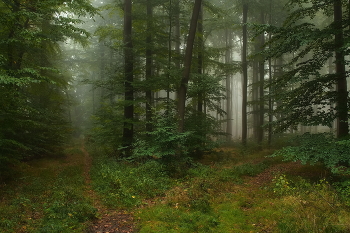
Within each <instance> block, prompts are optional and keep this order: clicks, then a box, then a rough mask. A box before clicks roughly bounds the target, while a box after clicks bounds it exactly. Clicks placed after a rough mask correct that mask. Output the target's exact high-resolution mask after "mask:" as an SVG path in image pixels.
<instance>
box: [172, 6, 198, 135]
mask: <svg viewBox="0 0 350 233" xmlns="http://www.w3.org/2000/svg"><path fill="white" fill-rule="evenodd" d="M201 5H202V0H195V3H194V7H193V12H192V18H191V24H190V29H189V33H188V37H187V44H186V52H185V62H184V70H183V74H182V79H181V83H180V88H179V90H178V105H177V111H178V118H179V119H178V130H179V132H183V131H184V121H185V106H186V94H187V84H188V81H189V78H190V71H191V62H192V52H193V44H194V39H195V35H196V28H197V21H198V17H199V12H200V9H201Z"/></svg>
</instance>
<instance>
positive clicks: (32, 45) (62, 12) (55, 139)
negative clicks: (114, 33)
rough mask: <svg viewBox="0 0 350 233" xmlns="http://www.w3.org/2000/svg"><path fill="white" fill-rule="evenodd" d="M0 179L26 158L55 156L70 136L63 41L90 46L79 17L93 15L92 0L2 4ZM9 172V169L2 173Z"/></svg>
mask: <svg viewBox="0 0 350 233" xmlns="http://www.w3.org/2000/svg"><path fill="white" fill-rule="evenodd" d="M0 13H1V15H2V18H1V25H2V27H1V30H0V45H1V46H0V97H1V98H0V99H1V100H0V124H1V126H2V127H1V129H0V145H1V149H0V161H1V168H2V169H1V172H0V177H1V178H4V176H5V173H6V170H8V168H10V167H11V165H12V164H13V163H16V162H18V161H20V160H23V159H30V158H33V157H39V156H45V155H50V154H51V155H52V154H57V153H58V148H59V147H60V146H62V145H63V143H65V140H66V138H67V136H68V134H69V133H70V131H69V130H70V129H69V125H68V119H67V115H66V111H67V106H68V100H67V95H66V94H67V93H66V90H67V86H68V81H69V78H68V77H67V76H66V75H64V74H63V72H60V69H59V62H58V61H59V59H58V58H59V55H60V54H59V51H60V48H59V45H58V43H59V42H63V41H65V40H67V39H71V40H74V41H76V42H80V43H82V44H86V37H87V36H88V33H87V31H85V30H83V29H81V28H79V27H77V24H80V23H82V21H81V20H80V19H77V16H86V15H89V16H93V15H94V14H96V9H95V8H94V7H92V6H91V4H90V3H89V1H85V0H82V1H68V2H62V1H57V0H50V1H2V2H1V3H0ZM3 168H7V169H3Z"/></svg>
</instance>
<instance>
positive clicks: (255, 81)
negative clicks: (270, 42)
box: [252, 39, 260, 140]
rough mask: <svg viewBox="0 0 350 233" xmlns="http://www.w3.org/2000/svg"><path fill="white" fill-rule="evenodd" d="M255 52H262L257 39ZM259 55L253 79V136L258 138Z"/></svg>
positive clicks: (254, 66) (254, 62) (254, 67)
mask: <svg viewBox="0 0 350 233" xmlns="http://www.w3.org/2000/svg"><path fill="white" fill-rule="evenodd" d="M254 50H255V53H258V52H260V41H259V40H258V39H256V40H255V41H254ZM259 59H260V57H259V56H256V57H255V58H254V60H253V67H252V68H253V80H252V102H253V104H252V108H253V111H252V117H253V124H252V126H253V137H254V139H256V140H258V138H259V126H260V124H259Z"/></svg>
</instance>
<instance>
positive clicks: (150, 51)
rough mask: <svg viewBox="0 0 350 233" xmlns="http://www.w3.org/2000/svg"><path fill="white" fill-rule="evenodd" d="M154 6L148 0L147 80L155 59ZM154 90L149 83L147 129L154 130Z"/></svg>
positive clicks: (147, 91) (150, 76)
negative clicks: (153, 40) (153, 42)
mask: <svg viewBox="0 0 350 233" xmlns="http://www.w3.org/2000/svg"><path fill="white" fill-rule="evenodd" d="M152 21H153V6H152V0H147V32H146V33H147V37H146V82H147V81H149V80H150V79H151V78H152V65H153V64H152V63H153V61H152V59H153V44H152V24H153V22H152ZM152 105H153V98H152V90H151V88H150V87H148V85H147V89H146V131H147V132H151V131H152V128H153V127H152Z"/></svg>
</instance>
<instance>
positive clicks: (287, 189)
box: [272, 174, 295, 195]
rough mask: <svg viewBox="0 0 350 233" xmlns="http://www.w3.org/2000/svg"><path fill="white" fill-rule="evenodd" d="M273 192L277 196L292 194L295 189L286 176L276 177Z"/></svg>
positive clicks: (273, 182)
mask: <svg viewBox="0 0 350 233" xmlns="http://www.w3.org/2000/svg"><path fill="white" fill-rule="evenodd" d="M272 184H273V192H274V193H276V194H277V195H286V194H290V193H291V192H292V191H293V190H294V189H295V188H293V187H292V186H291V183H290V181H289V180H288V179H287V178H286V175H283V174H282V175H276V176H275V177H274V178H273V180H272Z"/></svg>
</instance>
